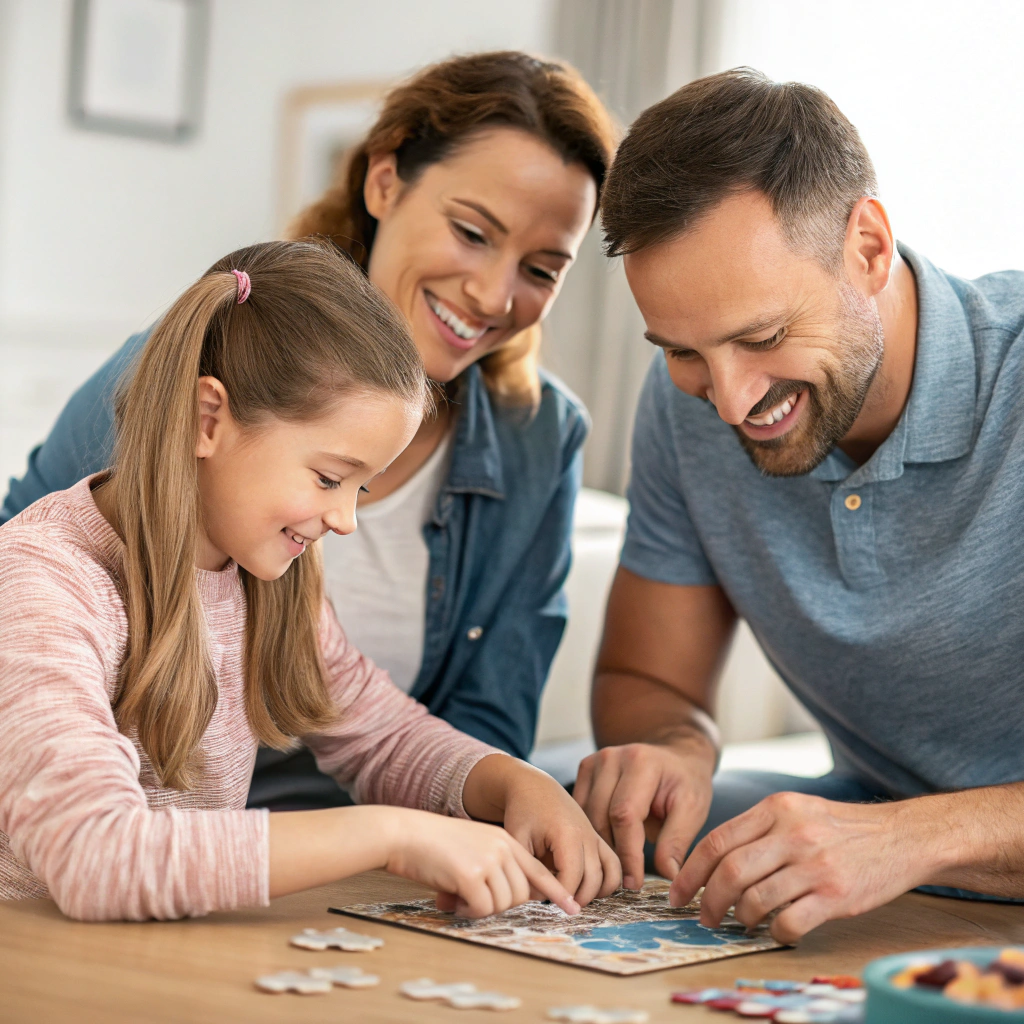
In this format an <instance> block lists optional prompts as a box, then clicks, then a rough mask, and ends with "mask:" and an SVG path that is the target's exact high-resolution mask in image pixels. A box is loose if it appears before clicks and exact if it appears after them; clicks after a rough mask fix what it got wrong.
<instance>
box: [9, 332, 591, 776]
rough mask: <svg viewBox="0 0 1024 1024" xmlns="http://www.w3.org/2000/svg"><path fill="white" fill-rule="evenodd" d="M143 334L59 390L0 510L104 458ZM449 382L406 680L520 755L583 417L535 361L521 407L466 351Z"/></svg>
mask: <svg viewBox="0 0 1024 1024" xmlns="http://www.w3.org/2000/svg"><path fill="white" fill-rule="evenodd" d="M148 336H149V331H144V332H142V333H140V334H136V335H133V336H132V337H131V338H129V339H128V341H127V342H126V343H125V344H124V346H123V347H122V348H121V349H120V350H119V351H118V352H117V353H115V354H114V355H113V356H112V357H111V358H110V359H109V360H107V362H106V363H104V365H103V366H101V367H100V369H99V370H97V371H96V373H95V374H93V376H92V377H91V378H90V379H89V380H88V381H86V383H85V384H83V385H82V387H81V388H79V390H78V391H76V392H75V394H74V395H73V396H72V397H71V399H70V401H69V402H68V404H67V405H66V406H65V408H64V410H63V412H62V413H61V414H60V417H59V418H58V420H57V422H56V424H55V425H54V427H53V430H52V431H51V432H50V436H49V437H48V438H47V439H46V441H45V443H44V444H42V445H40V446H39V447H37V448H35V449H34V450H33V451H32V453H31V455H30V456H29V460H28V472H27V473H26V474H25V476H24V477H23V478H22V479H21V480H11V483H10V490H9V492H8V494H7V498H6V500H5V502H4V505H3V509H2V511H0V522H3V521H6V520H7V519H9V518H10V517H11V516H14V515H16V514H17V513H18V512H20V511H21V510H22V509H24V508H27V507H28V506H29V505H30V504H32V502H34V501H36V500H38V499H39V498H41V497H43V495H45V494H48V493H50V492H51V491H56V490H62V489H64V488H67V487H70V486H71V485H72V484H74V483H75V482H76V481H78V480H80V479H81V478H82V477H84V476H87V475H88V474H90V473H95V472H98V471H99V470H101V469H104V468H105V467H106V466H108V465H109V463H110V459H111V451H112V445H113V415H112V397H113V392H114V389H115V387H116V384H117V381H118V379H119V378H120V376H121V374H122V372H123V371H124V370H125V369H126V368H127V367H128V366H129V365H130V364H131V362H132V359H133V358H134V356H136V355H137V354H138V352H139V351H140V350H141V348H142V346H143V345H144V344H145V342H146V339H147V338H148ZM454 395H455V402H456V406H457V412H458V415H457V417H456V420H455V437H454V440H453V445H452V455H451V465H450V469H449V472H448V479H447V480H446V481H445V482H444V484H443V485H442V487H441V491H440V493H439V495H438V499H437V505H436V507H435V509H434V514H433V518H432V520H431V521H430V522H429V523H428V524H427V525H426V527H425V528H424V536H425V538H426V542H427V548H428V550H429V552H430V563H429V564H430V569H429V575H428V578H427V612H426V629H425V635H424V647H423V663H422V665H421V667H420V672H419V675H418V676H417V677H416V681H415V682H414V684H413V688H412V691H411V692H412V696H413V697H415V698H416V699H417V700H419V701H421V702H422V703H423V704H425V705H426V706H427V708H428V709H429V710H430V711H431V712H432V713H433V714H435V715H438V716H439V717H441V718H443V719H445V720H446V721H448V722H450V723H451V724H452V725H454V726H455V727H456V728H457V729H461V730H463V731H464V732H467V733H469V734H470V735H471V736H476V737H477V738H478V739H481V740H483V741H484V742H486V743H491V744H493V745H494V746H496V747H500V748H501V749H503V750H507V751H508V752H509V753H510V754H513V755H515V756H516V757H523V758H525V757H526V756H527V755H528V754H529V752H530V749H531V747H532V746H533V737H534V732H535V729H536V724H537V709H538V705H539V703H540V695H541V691H542V690H543V687H544V683H545V681H546V679H547V675H548V670H549V668H550V667H551V660H552V658H553V657H554V655H555V650H556V649H557V647H558V644H559V641H560V640H561V638H562V632H563V630H564V628H565V622H566V602H565V595H564V593H563V590H562V585H563V583H564V582H565V577H566V574H567V573H568V571H569V562H570V557H571V556H570V540H571V532H572V512H573V504H574V502H575V499H576V494H577V491H578V490H579V486H580V478H581V473H582V446H583V442H584V440H585V438H586V434H587V430H588V427H589V421H588V419H587V414H586V410H585V409H584V408H583V406H582V404H581V403H580V401H579V400H578V399H577V398H576V397H575V396H573V395H572V394H571V393H570V392H569V391H568V390H567V389H566V388H565V387H564V386H563V385H562V384H560V383H559V382H557V381H556V380H554V379H553V378H551V377H550V376H548V375H542V390H541V401H540V407H539V408H538V409H537V411H536V413H535V414H533V415H532V416H531V415H528V414H526V413H524V412H523V411H522V410H518V409H505V408H502V407H501V406H500V405H498V404H496V403H495V402H493V401H492V399H491V397H490V395H489V393H488V391H487V388H486V386H485V385H484V382H483V378H482V375H481V373H480V368H479V367H478V366H475V365H474V366H472V367H470V368H469V369H468V370H467V371H465V373H463V374H462V376H461V377H460V378H459V381H458V384H457V386H456V387H455V389H454ZM342 625H344V623H343V624H342Z"/></svg>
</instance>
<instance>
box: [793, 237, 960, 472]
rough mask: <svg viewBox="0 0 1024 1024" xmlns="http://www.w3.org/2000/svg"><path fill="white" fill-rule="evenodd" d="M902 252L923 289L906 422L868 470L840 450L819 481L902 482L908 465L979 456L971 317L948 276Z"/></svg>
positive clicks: (919, 293)
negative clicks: (976, 453) (975, 446)
mask: <svg viewBox="0 0 1024 1024" xmlns="http://www.w3.org/2000/svg"><path fill="white" fill-rule="evenodd" d="M899 252H900V255H901V256H902V257H903V258H904V259H905V260H906V261H907V263H908V264H909V265H910V268H911V270H912V271H913V272H914V277H915V279H916V281H917V351H916V353H915V356H914V379H913V383H912V384H911V388H910V395H909V396H908V398H907V404H906V406H905V407H904V409H903V415H902V416H900V419H899V422H898V423H897V424H896V427H895V429H894V430H893V432H892V433H891V434H890V435H889V436H888V437H887V438H886V439H885V441H884V442H883V443H882V444H881V445H880V446H879V448H878V449H877V450H876V451H875V453H874V454H873V455H872V456H871V458H870V459H868V461H867V462H865V463H864V465H863V466H857V464H856V463H855V462H854V461H853V460H852V459H850V458H849V457H848V456H847V455H846V454H845V453H844V452H842V451H841V450H840V449H838V448H836V449H834V450H833V451H832V452H831V454H830V455H829V456H828V458H826V459H825V460H824V462H822V463H821V464H820V465H819V466H817V467H816V468H815V469H814V470H812V471H811V474H810V475H811V476H812V477H813V478H814V479H816V480H830V481H837V480H844V481H846V483H847V484H849V485H851V486H854V485H857V484H862V483H874V482H878V481H881V480H895V479H897V478H898V477H900V476H902V475H903V467H904V465H906V464H907V463H913V462H945V461H947V460H950V459H958V458H960V457H961V456H963V455H966V454H967V452H968V451H970V449H971V443H972V440H973V437H974V418H975V402H976V377H977V369H976V356H975V352H974V339H973V337H972V335H971V327H970V323H969V321H968V319H967V310H966V309H965V308H964V304H963V302H962V301H961V299H960V297H959V296H958V295H957V293H956V291H955V290H954V288H953V285H952V283H951V282H950V280H949V278H947V277H946V275H945V274H943V273H942V271H940V270H939V269H937V268H936V267H935V266H933V265H932V264H931V263H929V262H928V260H926V259H924V258H923V257H921V256H918V255H917V253H915V252H914V251H913V250H912V249H910V248H908V247H907V246H905V245H900V246H899Z"/></svg>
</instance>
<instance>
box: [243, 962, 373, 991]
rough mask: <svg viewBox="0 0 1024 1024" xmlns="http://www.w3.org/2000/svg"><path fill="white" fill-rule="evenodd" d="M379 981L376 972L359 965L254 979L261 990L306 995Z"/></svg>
mask: <svg viewBox="0 0 1024 1024" xmlns="http://www.w3.org/2000/svg"><path fill="white" fill-rule="evenodd" d="M379 982H380V978H378V977H377V975H376V974H364V973H363V970H362V968H360V967H314V968H312V970H309V971H279V972H278V973H277V974H265V975H263V977H262V978H257V979H256V987H257V988H258V989H261V990H262V991H263V992H298V993H299V995H303V996H307V995H313V994H314V993H319V992H330V991H331V989H332V988H333V986H335V985H343V986H344V987H345V988H369V987H370V986H371V985H376V984H378V983H379Z"/></svg>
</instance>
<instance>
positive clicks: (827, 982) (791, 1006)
mask: <svg viewBox="0 0 1024 1024" xmlns="http://www.w3.org/2000/svg"><path fill="white" fill-rule="evenodd" d="M866 995H867V993H866V992H865V991H864V989H863V988H861V987H860V981H859V980H858V979H856V978H851V977H848V976H845V975H844V976H839V977H834V978H831V977H830V978H815V979H814V980H813V981H811V982H801V981H748V980H746V979H743V978H740V979H738V980H737V981H736V982H735V984H734V987H733V988H731V989H720V988H705V989H693V990H690V991H686V992H673V993H672V1002H674V1003H689V1004H691V1005H695V1004H700V1005H703V1006H707V1007H709V1008H711V1009H713V1010H732V1011H733V1012H734V1013H736V1014H738V1015H739V1016H741V1017H760V1018H762V1019H768V1020H774V1021H776V1022H777V1024H859V1022H861V1021H863V1020H864V1000H865V997H866Z"/></svg>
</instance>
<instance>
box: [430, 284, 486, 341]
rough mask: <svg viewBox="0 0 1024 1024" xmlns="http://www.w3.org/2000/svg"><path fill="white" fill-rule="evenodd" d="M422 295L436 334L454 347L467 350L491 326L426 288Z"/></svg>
mask: <svg viewBox="0 0 1024 1024" xmlns="http://www.w3.org/2000/svg"><path fill="white" fill-rule="evenodd" d="M423 297H424V299H425V300H426V303H427V309H428V310H429V311H430V319H431V321H432V322H433V324H434V327H435V328H436V329H437V332H438V334H440V335H441V337H442V338H443V339H444V340H445V341H446V342H447V343H448V344H449V345H452V346H453V347H454V348H457V349H459V350H460V351H462V352H467V351H469V349H471V348H473V347H474V346H475V345H476V344H477V342H478V341H480V339H481V338H482V337H483V336H484V335H485V334H486V333H487V332H488V331H489V330H495V329H496V328H494V327H491V326H490V325H488V324H487V323H485V322H483V321H482V320H478V319H477V318H476V317H473V316H471V315H470V314H469V313H467V312H466V311H465V310H463V309H460V308H458V307H453V306H452V305H451V304H450V303H448V302H446V301H444V300H443V299H439V298H438V297H437V296H436V295H434V294H433V293H432V292H430V291H428V290H427V289H426V288H424V289H423Z"/></svg>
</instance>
